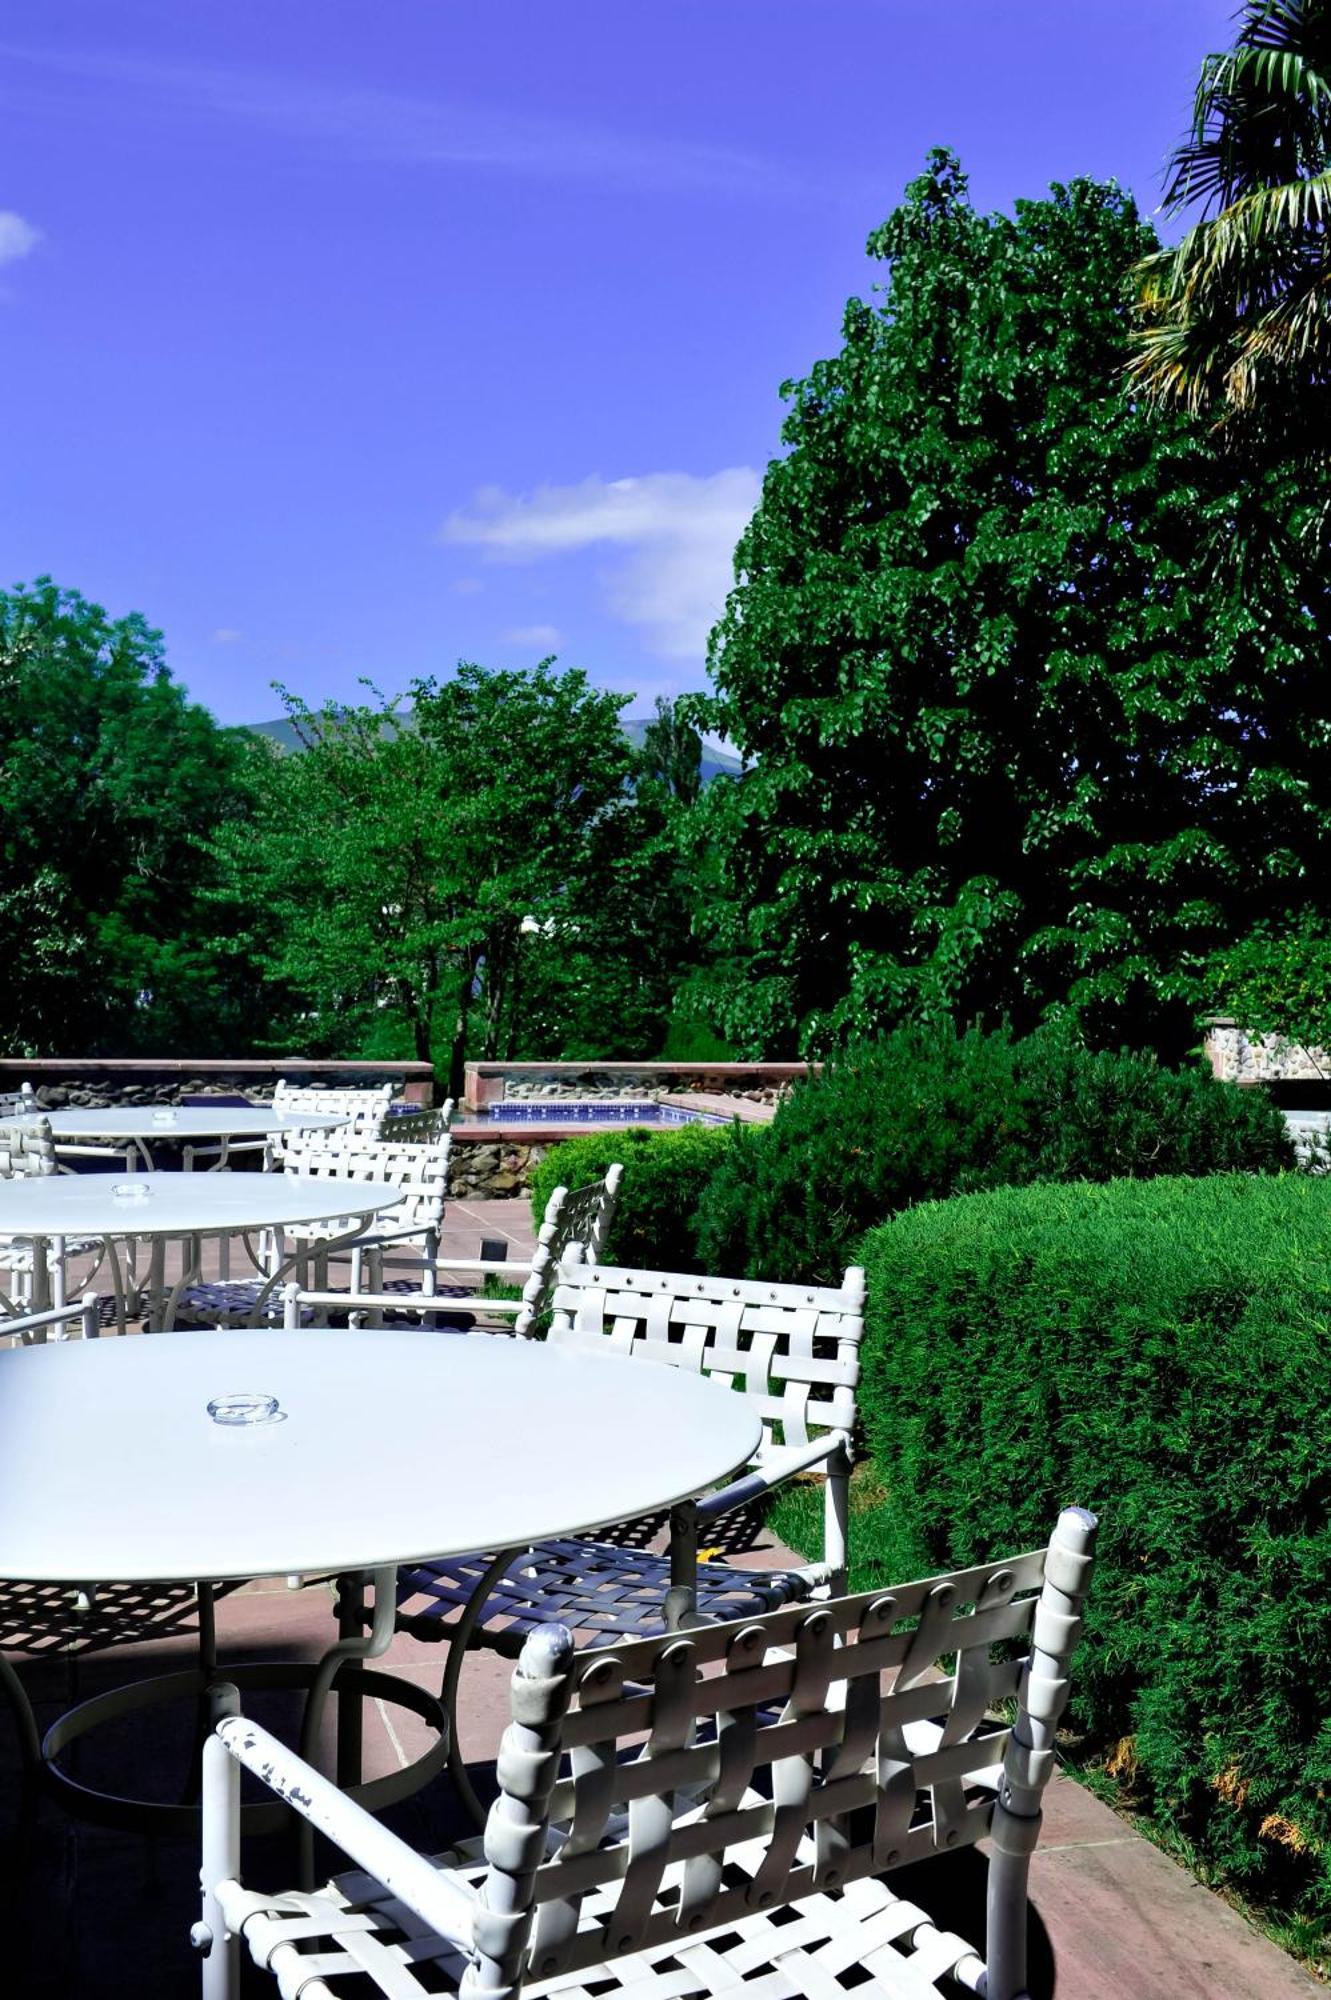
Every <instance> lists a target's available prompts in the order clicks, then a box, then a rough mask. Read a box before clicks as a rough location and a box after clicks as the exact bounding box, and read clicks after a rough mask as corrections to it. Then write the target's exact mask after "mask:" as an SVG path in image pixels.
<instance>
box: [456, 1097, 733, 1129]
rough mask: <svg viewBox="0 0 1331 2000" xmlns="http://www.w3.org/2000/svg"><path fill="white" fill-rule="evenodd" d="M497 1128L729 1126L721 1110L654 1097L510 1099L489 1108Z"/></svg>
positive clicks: (502, 1099)
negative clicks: (663, 1101)
mask: <svg viewBox="0 0 1331 2000" xmlns="http://www.w3.org/2000/svg"><path fill="white" fill-rule="evenodd" d="M487 1109H488V1112H489V1117H490V1122H491V1124H494V1125H728V1124H729V1123H730V1119H729V1118H728V1117H727V1115H726V1114H725V1113H724V1112H721V1111H689V1110H687V1109H686V1108H685V1106H684V1105H682V1104H660V1103H658V1102H657V1100H656V1099H655V1098H652V1097H586V1098H570V1097H557V1098H531V1097H517V1098H514V1097H508V1098H500V1099H499V1100H498V1102H496V1103H492V1104H490V1105H489V1106H487Z"/></svg>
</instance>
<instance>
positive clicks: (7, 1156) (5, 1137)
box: [0, 1118, 59, 1181]
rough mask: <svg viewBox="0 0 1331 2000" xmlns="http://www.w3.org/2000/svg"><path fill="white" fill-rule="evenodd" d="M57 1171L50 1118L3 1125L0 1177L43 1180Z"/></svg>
mask: <svg viewBox="0 0 1331 2000" xmlns="http://www.w3.org/2000/svg"><path fill="white" fill-rule="evenodd" d="M58 1172H59V1166H58V1164H57V1161H56V1157H55V1141H54V1140H53V1139H52V1137H51V1124H50V1120H49V1119H47V1118H38V1119H37V1120H35V1122H34V1123H33V1124H31V1125H0V1180H4V1181H13V1180H40V1179H42V1178H44V1177H45V1176H46V1175H47V1174H54V1173H58Z"/></svg>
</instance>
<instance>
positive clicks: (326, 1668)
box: [298, 1563, 397, 1890]
mask: <svg viewBox="0 0 1331 2000" xmlns="http://www.w3.org/2000/svg"><path fill="white" fill-rule="evenodd" d="M371 1579H372V1585H373V1589H374V1618H373V1622H372V1623H371V1626H370V1629H369V1631H368V1632H367V1631H365V1629H364V1627H363V1625H361V1626H359V1628H358V1629H357V1630H356V1631H355V1632H350V1631H347V1630H345V1628H343V1627H342V1620H341V1618H340V1617H339V1620H338V1624H339V1629H340V1630H342V1637H341V1638H339V1639H338V1641H337V1644H336V1645H335V1646H330V1647H329V1649H328V1651H327V1652H326V1653H325V1654H324V1656H323V1658H322V1659H321V1660H320V1662H319V1664H318V1666H317V1667H316V1668H315V1672H314V1681H313V1683H312V1685H311V1687H310V1693H309V1699H308V1700H307V1702H306V1704H305V1719H304V1721H303V1722H302V1723H301V1726H300V1754H301V1756H302V1757H303V1758H304V1759H305V1762H306V1763H307V1764H313V1763H315V1762H316V1761H317V1759H316V1755H315V1753H316V1751H317V1749H318V1747H319V1731H320V1729H321V1727H322V1725H323V1714H324V1708H325V1706H326V1704H327V1701H328V1696H329V1694H330V1692H331V1690H332V1686H333V1682H334V1681H335V1680H336V1679H337V1675H338V1669H339V1668H340V1667H341V1666H342V1664H343V1663H344V1661H351V1660H374V1659H378V1657H379V1655H380V1654H381V1653H386V1652H387V1651H388V1648H389V1646H390V1645H391V1644H392V1640H393V1632H394V1629H395V1627H396V1625H397V1565H396V1563H388V1564H386V1565H385V1566H384V1567H383V1568H380V1569H376V1570H373V1571H371ZM356 1705H357V1707H359V1705H360V1704H359V1698H358V1699H357V1704H356ZM298 1832H299V1841H300V1875H299V1881H300V1885H301V1887H302V1888H303V1889H306V1890H312V1889H313V1888H314V1828H313V1827H312V1826H311V1825H310V1822H309V1821H308V1820H307V1819H302V1820H301V1822H300V1826H299V1829H298Z"/></svg>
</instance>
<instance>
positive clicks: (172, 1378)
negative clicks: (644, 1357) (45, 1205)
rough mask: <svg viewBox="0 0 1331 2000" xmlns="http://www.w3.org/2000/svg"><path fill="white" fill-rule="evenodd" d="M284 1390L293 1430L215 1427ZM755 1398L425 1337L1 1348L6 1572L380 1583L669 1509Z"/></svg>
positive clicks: (707, 1476)
mask: <svg viewBox="0 0 1331 2000" xmlns="http://www.w3.org/2000/svg"><path fill="white" fill-rule="evenodd" d="M242 1391H261V1392H266V1393H267V1394H269V1395H272V1396H275V1397H276V1398H277V1400H278V1403H279V1405H280V1407H281V1409H282V1411H283V1412H284V1413H285V1416H284V1420H282V1421H278V1422H272V1423H267V1424H260V1425H253V1426H248V1427H244V1428H241V1427H234V1426H226V1425H221V1424H218V1423H215V1422H214V1421H213V1419H212V1418H211V1417H210V1416H209V1414H208V1408H207V1406H208V1403H209V1401H210V1400H212V1399H214V1398H216V1397H218V1396H224V1395H230V1394H236V1393H239V1392H242ZM760 1430H761V1426H760V1423H759V1419H758V1416H757V1414H756V1412H755V1410H754V1407H753V1404H752V1403H751V1402H750V1401H749V1399H748V1398H747V1397H744V1396H737V1395H734V1394H732V1393H730V1392H729V1391H728V1390H726V1389H723V1388H721V1387H719V1386H718V1385H717V1384H716V1383H713V1382H709V1381H706V1380H705V1379H704V1378H702V1377H701V1376H698V1375H694V1374H692V1373H689V1372H685V1371H683V1370H681V1369H678V1368H674V1367H670V1366H668V1365H666V1364H665V1363H661V1362H651V1361H637V1360H628V1359H626V1358H625V1357H624V1356H622V1355H604V1356H602V1355H588V1354H586V1353H577V1354H570V1353H568V1352H567V1351H564V1350H561V1349H560V1348H559V1347H557V1346H551V1345H542V1344H540V1343H537V1342H531V1341H510V1340H501V1339H479V1338H471V1339H469V1338H467V1337H466V1336H465V1335H458V1334H447V1333H434V1332H430V1331H427V1330H422V1329H419V1328H412V1329H410V1330H397V1329H390V1328H366V1329H363V1330H360V1331H352V1330H348V1331H346V1332H339V1331H335V1330H318V1331H313V1330H312V1331H309V1332H303V1333H276V1332H270V1331H268V1330H267V1329H262V1328H261V1329H256V1330H254V1331H251V1332H224V1333H223V1332H215V1333H209V1332H198V1333H194V1332H190V1333H167V1334H159V1335H151V1334H145V1335H130V1336H128V1337H127V1338H124V1339H102V1340H78V1341H67V1342H61V1343H57V1344H52V1345H48V1346H46V1347H28V1348H17V1349H12V1350H10V1351H9V1352H6V1353H0V1576H4V1577H9V1578H12V1579H15V1580H39V1579H41V1580H49V1581H51V1582H58V1583H114V1582H149V1581H167V1580H183V1579H194V1578H197V1577H203V1578H207V1579H215V1580H218V1581H221V1580H222V1579H224V1578H228V1577H252V1576H280V1575H284V1574H286V1573H288V1572H293V1573H294V1572H305V1573H310V1574H317V1573H318V1572H320V1571H337V1570H344V1569H361V1568H371V1567H373V1566H375V1565H376V1564H381V1563H389V1562H409V1561H419V1560H424V1559H426V1558H428V1557H430V1556H436V1555H437V1556H445V1555H460V1554H465V1553H467V1552H469V1551H470V1550H473V1549H483V1548H500V1547H511V1546H518V1545H521V1544H523V1543H526V1542H532V1541H537V1540H540V1539H542V1538H543V1537H545V1536H549V1535H558V1534H573V1533H578V1532H580V1531H582V1530H584V1529H587V1528H592V1527H598V1526H601V1525H603V1524H604V1523H606V1522H609V1521H616V1520H623V1519H627V1518H631V1517H632V1516H634V1515H637V1514H643V1513H647V1512H650V1511H651V1510H652V1509H654V1508H656V1507H662V1506H666V1505H668V1504H670V1503H672V1502H674V1501H676V1500H680V1499H683V1498H684V1497H685V1496H686V1495H688V1494H690V1493H696V1492H698V1491H699V1490H700V1489H702V1488H704V1487H706V1486H708V1485H709V1484H711V1483H712V1482H713V1481H714V1480H718V1479H722V1478H724V1477H725V1476H726V1475H727V1474H728V1473H730V1472H731V1471H732V1470H733V1469H734V1468H735V1467H736V1466H738V1465H740V1464H742V1463H744V1461H745V1460H747V1459H748V1458H749V1457H750V1456H751V1455H752V1453H753V1452H754V1450H755V1449H756V1448H757V1445H758V1442H759V1437H760Z"/></svg>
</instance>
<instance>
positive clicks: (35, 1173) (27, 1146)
mask: <svg viewBox="0 0 1331 2000" xmlns="http://www.w3.org/2000/svg"><path fill="white" fill-rule="evenodd" d="M60 1171H61V1168H60V1163H59V1161H58V1159H57V1157H56V1148H55V1141H54V1140H53V1139H52V1137H51V1124H50V1120H49V1119H46V1118H38V1119H35V1120H34V1121H33V1122H32V1123H30V1124H24V1125H3V1124H0V1180H32V1179H43V1178H45V1177H46V1176H47V1175H49V1174H58V1173H59V1172H60ZM103 1250H104V1245H103V1244H102V1241H101V1239H100V1238H99V1237H95V1236H94V1237H87V1238H83V1237H66V1236H62V1237H56V1238H53V1239H52V1240H51V1242H50V1243H49V1244H48V1246H47V1255H46V1267H47V1272H48V1274H49V1277H50V1282H51V1296H52V1298H53V1299H54V1301H55V1304H56V1305H57V1306H63V1305H64V1303H65V1295H66V1289H67V1277H68V1264H69V1260H70V1258H72V1257H90V1256H91V1257H96V1259H97V1262H98V1263H100V1262H101V1259H102V1255H103ZM35 1256H36V1245H35V1243H34V1242H33V1239H32V1238H31V1237H29V1236H0V1310H8V1311H10V1312H14V1311H21V1310H22V1309H23V1308H24V1307H25V1306H27V1305H29V1304H30V1303H31V1301H32V1299H33V1295H34V1294H33V1285H34V1279H35V1277H36V1267H35V1262H34V1259H35ZM96 1268H97V1266H96V1265H94V1266H93V1270H95V1269H96ZM91 1275H92V1272H91V1271H90V1272H89V1273H88V1276H91ZM6 1294H8V1296H6Z"/></svg>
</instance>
